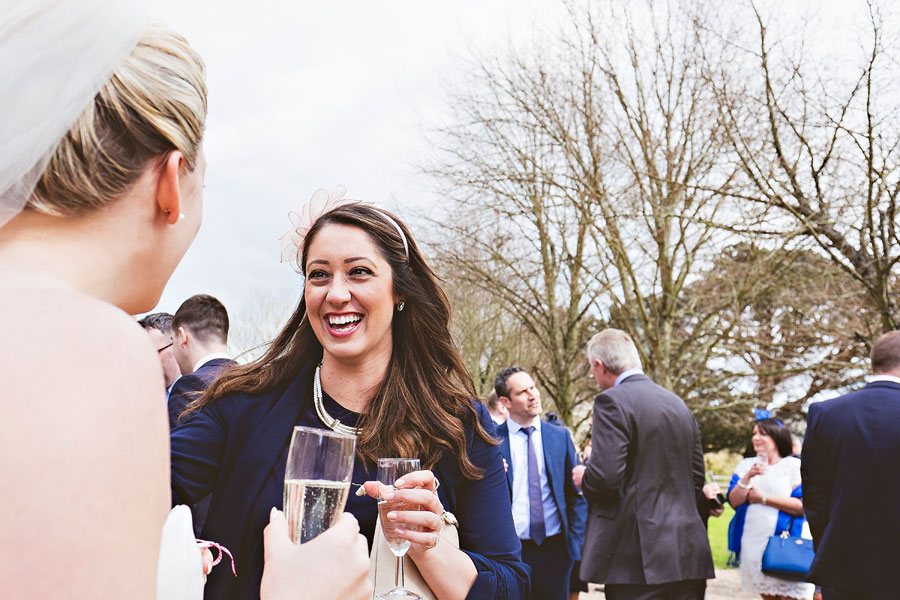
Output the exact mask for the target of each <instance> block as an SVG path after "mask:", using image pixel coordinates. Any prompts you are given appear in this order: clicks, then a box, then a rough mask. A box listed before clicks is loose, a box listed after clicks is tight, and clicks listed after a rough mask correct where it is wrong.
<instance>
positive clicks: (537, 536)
mask: <svg viewBox="0 0 900 600" xmlns="http://www.w3.org/2000/svg"><path fill="white" fill-rule="evenodd" d="M522 431H523V432H525V435H526V436H527V437H528V504H529V511H528V521H529V523H530V526H531V529H530V532H531V541H533V542H534V543H535V544H537V545H538V546H540V545H541V542H543V541H544V538H545V537H547V533H546V530H545V529H544V503H543V502H542V501H541V476H540V475H539V474H538V463H537V456H536V455H535V453H534V444H532V443H531V434H532V433H534V427H523V428H522Z"/></svg>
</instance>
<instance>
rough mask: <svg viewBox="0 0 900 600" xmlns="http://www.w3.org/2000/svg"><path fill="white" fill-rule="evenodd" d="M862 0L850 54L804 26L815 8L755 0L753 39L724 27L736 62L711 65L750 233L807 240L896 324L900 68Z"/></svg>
mask: <svg viewBox="0 0 900 600" xmlns="http://www.w3.org/2000/svg"><path fill="white" fill-rule="evenodd" d="M857 6H858V8H859V9H861V10H860V12H859V16H863V17H864V21H865V29H864V30H861V31H860V36H859V39H861V40H862V42H861V49H860V53H859V54H858V56H857V60H856V61H855V63H851V62H850V61H848V60H845V59H844V56H842V54H843V53H844V52H845V50H844V49H843V48H841V49H840V50H838V51H834V48H833V46H834V45H832V48H831V50H832V51H831V52H829V47H828V44H827V42H826V43H825V44H823V43H821V42H820V43H818V44H816V43H815V41H816V40H815V38H814V37H813V36H808V35H805V34H804V27H803V22H804V21H809V20H810V19H811V15H809V14H803V15H796V14H792V12H791V10H790V8H788V7H787V6H786V5H784V4H783V3H779V4H770V5H765V6H764V3H761V2H750V3H749V9H750V10H749V14H748V16H750V17H751V18H752V19H753V20H754V22H755V31H753V34H754V35H755V39H753V38H752V37H750V36H749V35H732V36H730V39H729V40H728V43H729V45H730V47H731V48H733V49H734V50H735V56H736V59H735V61H734V63H732V64H730V65H725V64H722V63H721V61H719V59H718V57H717V56H715V55H711V54H709V55H707V58H708V75H709V82H710V87H711V89H713V90H714V91H715V94H716V96H717V98H718V101H719V111H720V116H721V123H722V125H723V128H724V133H725V135H726V137H727V139H728V141H729V143H730V144H731V147H732V149H733V151H734V157H735V163H736V164H737V165H738V166H739V167H740V170H741V172H742V175H743V176H742V178H741V182H740V183H741V185H740V186H735V187H734V188H732V190H733V193H734V195H735V197H737V198H740V199H743V200H745V201H747V202H748V205H749V206H750V207H751V208H752V207H756V210H755V214H754V215H753V222H754V225H753V226H751V227H748V228H747V231H749V232H750V233H751V234H753V235H759V234H770V235H771V234H774V235H777V236H779V237H794V236H800V237H803V238H806V239H808V240H811V241H813V242H814V243H815V244H816V245H817V247H818V248H819V250H820V251H821V252H822V253H823V255H825V256H827V257H828V258H829V259H830V260H831V261H833V262H834V264H836V265H837V266H838V267H840V268H841V269H843V270H844V271H845V272H846V273H847V274H848V275H849V276H850V277H852V278H853V279H854V280H856V281H858V282H859V284H860V285H861V286H862V287H863V289H865V291H866V294H867V296H868V301H869V303H870V304H871V305H873V306H875V307H876V308H877V311H878V314H879V316H880V320H881V328H882V329H883V330H892V329H896V328H897V327H898V325H900V321H898V320H900V315H898V308H897V302H896V299H895V291H894V288H893V282H894V279H895V277H896V269H897V263H898V261H900V239H898V224H897V216H898V213H897V200H898V193H900V119H898V117H900V95H898V89H897V81H898V75H900V70H898V63H897V57H898V55H897V53H896V50H895V48H894V47H892V46H891V45H890V44H891V40H889V39H886V38H885V33H886V32H887V31H890V30H891V29H890V27H888V25H887V22H886V20H885V19H886V18H885V16H884V14H883V12H882V9H881V7H880V5H879V4H877V3H876V2H874V1H868V2H859V3H858V5H857ZM826 25H827V24H826ZM844 25H845V28H846V27H849V26H851V24H850V23H845V24H844ZM823 31H828V28H827V27H817V28H816V30H815V35H816V36H817V37H818V38H819V39H822V37H823V36H822V32H823ZM826 39H827V34H826ZM735 63H740V65H741V66H743V67H744V68H740V69H735V68H734V64H735Z"/></svg>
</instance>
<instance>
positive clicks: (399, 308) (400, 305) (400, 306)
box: [397, 300, 406, 312]
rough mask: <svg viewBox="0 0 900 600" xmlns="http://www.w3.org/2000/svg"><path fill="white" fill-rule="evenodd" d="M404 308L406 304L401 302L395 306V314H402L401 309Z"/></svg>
mask: <svg viewBox="0 0 900 600" xmlns="http://www.w3.org/2000/svg"><path fill="white" fill-rule="evenodd" d="M404 306H406V303H405V302H403V301H402V300H401V301H400V302H399V303H398V304H397V312H403V307H404Z"/></svg>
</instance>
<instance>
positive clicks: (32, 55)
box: [0, 0, 146, 227]
mask: <svg viewBox="0 0 900 600" xmlns="http://www.w3.org/2000/svg"><path fill="white" fill-rule="evenodd" d="M145 26H146V19H145V18H144V16H143V14H142V11H140V10H139V8H138V5H137V3H136V2H134V1H131V0H2V1H0V227H2V226H3V225H4V224H6V222H7V221H9V220H10V219H11V218H13V217H14V216H15V215H16V214H18V213H19V211H21V210H22V207H23V206H24V205H25V202H26V201H27V200H28V197H29V196H30V195H31V192H32V190H33V189H34V186H35V185H36V184H37V181H38V179H39V178H40V176H41V173H42V172H43V170H44V168H45V167H46V165H47V161H48V160H49V159H50V156H51V155H52V153H53V151H54V150H55V149H56V146H57V145H58V144H59V140H60V139H62V136H63V135H65V133H66V132H67V131H68V130H69V128H70V127H71V126H72V124H73V123H74V122H75V119H76V118H77V117H78V115H79V114H81V112H82V111H83V110H84V109H85V107H87V106H88V105H89V103H90V102H91V100H92V99H93V97H94V96H95V95H96V93H97V92H98V91H99V89H100V88H101V87H102V86H103V84H104V83H106V81H107V80H108V79H109V77H110V76H111V75H112V73H113V71H114V70H115V69H116V67H117V66H118V65H120V64H121V62H122V61H124V60H125V58H126V57H127V56H128V53H129V52H131V50H132V49H133V48H134V46H135V45H136V44H137V42H138V40H139V39H140V36H141V33H142V32H143V30H144V27H145Z"/></svg>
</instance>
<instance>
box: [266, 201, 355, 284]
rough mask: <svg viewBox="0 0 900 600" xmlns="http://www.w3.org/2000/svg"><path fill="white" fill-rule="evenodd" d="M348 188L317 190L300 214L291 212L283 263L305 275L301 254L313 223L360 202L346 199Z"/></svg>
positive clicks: (283, 238) (284, 242)
mask: <svg viewBox="0 0 900 600" xmlns="http://www.w3.org/2000/svg"><path fill="white" fill-rule="evenodd" d="M346 193H347V188H345V187H344V186H342V185H339V186H337V187H336V188H335V189H334V190H332V191H330V192H329V191H328V190H325V189H318V190H316V191H315V192H314V193H313V195H312V198H310V199H309V202H307V203H306V204H304V205H303V206H302V207H301V208H300V212H295V211H293V210H292V211H290V212H289V213H288V218H289V219H290V220H291V228H290V229H289V230H288V232H287V233H285V234H284V235H283V236H281V262H283V263H284V262H286V263H289V264H290V265H291V267H293V269H294V270H295V271H297V273H300V274H301V275H302V274H303V265H301V264H300V259H301V257H300V252H301V250H302V249H303V240H305V239H306V234H307V233H309V230H310V228H312V226H313V223H315V222H316V221H318V220H319V218H320V217H322V215H324V214H325V213H329V212H331V211H333V210H334V209H336V208H339V207H341V206H344V205H345V204H354V203H357V202H359V200H353V199H350V198H345V197H344V196H345V195H346Z"/></svg>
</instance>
